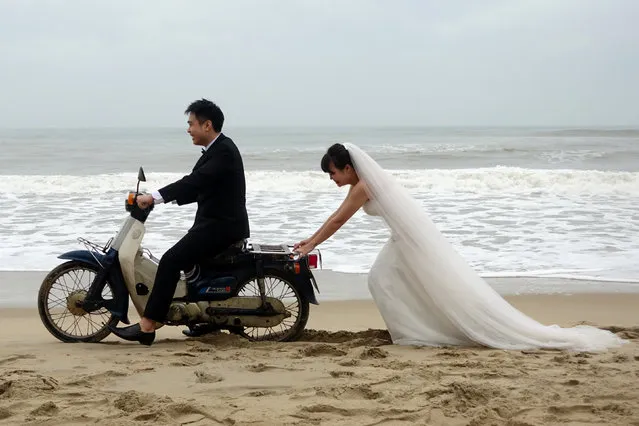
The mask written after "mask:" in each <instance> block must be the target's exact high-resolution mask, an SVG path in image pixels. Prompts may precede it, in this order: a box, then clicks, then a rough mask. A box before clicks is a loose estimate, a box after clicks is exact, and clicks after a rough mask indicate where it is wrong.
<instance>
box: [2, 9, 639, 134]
mask: <svg viewBox="0 0 639 426" xmlns="http://www.w3.org/2000/svg"><path fill="white" fill-rule="evenodd" d="M0 61H1V66H0V97H1V99H2V101H1V102H0V127H49V126H52V127H85V126H145V127H146V126H175V127H179V126H184V121H185V117H184V115H183V110H184V109H185V107H186V105H188V103H189V102H190V101H192V100H194V99H197V98H200V97H207V98H209V99H211V100H214V101H216V102H218V103H219V104H220V106H221V107H222V109H223V110H224V112H225V114H226V116H227V121H226V123H227V124H226V125H228V126H249V125H250V126H262V125H285V126H306V125H311V126H333V125H340V126H341V125H374V126H384V125H417V126H419V125H423V126H440V125H441V126H449V125H470V126H474V125H551V126H555V125H569V126H598V125H639V1H638V0H625V1H624V0H599V1H594V0H481V1H477V0H468V1H454V0H437V1H434V0H433V1H430V0H421V1H420V0H415V1H403V0H385V1H376V0H369V1H355V0H341V1H329V0H322V1H320V0H318V1H303V0H290V1H275V0H274V1H267V0H255V1H238V0H231V1H229V0H226V1H211V0H203V1H177V0H175V1H164V0H147V1H134V0H127V1H114V0H109V1H100V2H97V1H88V0H81V1H72V0H68V1H28V0H0Z"/></svg>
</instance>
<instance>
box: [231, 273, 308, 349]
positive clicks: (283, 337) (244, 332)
mask: <svg viewBox="0 0 639 426" xmlns="http://www.w3.org/2000/svg"><path fill="white" fill-rule="evenodd" d="M276 281H279V282H281V283H284V284H285V285H286V286H287V287H288V288H289V289H290V294H291V296H293V297H294V298H295V299H296V303H297V305H298V308H297V317H296V318H295V321H294V323H293V324H292V326H291V327H290V328H289V329H288V330H287V331H285V332H280V333H274V334H271V335H265V336H261V337H259V336H256V335H255V334H253V333H252V330H256V331H259V330H267V329H266V328H263V327H232V328H231V329H230V331H231V332H233V333H236V334H239V335H240V336H242V337H244V338H246V339H248V340H250V341H254V342H256V341H257V342H292V341H295V340H297V339H299V338H300V336H301V335H302V333H303V332H304V328H305V327H306V323H307V322H308V315H309V309H310V308H309V303H308V300H306V299H304V298H303V297H302V296H301V294H300V292H299V290H298V289H297V288H296V287H295V286H294V285H293V284H292V283H293V282H294V280H293V278H292V275H291V274H288V273H286V272H283V271H278V270H267V271H265V272H264V286H265V289H266V294H267V296H270V297H275V295H273V294H269V287H270V288H271V291H273V290H274V287H273V286H269V284H272V283H273V282H276ZM243 290H247V292H248V294H247V295H251V296H256V295H259V287H257V278H255V277H254V278H251V279H250V280H248V281H246V282H244V283H242V284H240V286H239V288H238V295H242V291H243ZM282 294H283V295H288V294H289V292H287V293H282ZM291 304H292V303H289V304H288V305H287V304H286V303H285V304H284V305H285V306H286V308H287V310H288V308H289V307H290V306H291ZM287 320H288V318H286V319H284V321H282V323H281V324H284V322H285V321H287ZM281 324H280V325H278V326H276V328H277V327H281Z"/></svg>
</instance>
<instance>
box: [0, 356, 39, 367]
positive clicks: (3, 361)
mask: <svg viewBox="0 0 639 426" xmlns="http://www.w3.org/2000/svg"><path fill="white" fill-rule="evenodd" d="M34 358H35V356H34V355H28V354H27V355H25V354H19V355H11V356H8V357H6V358H2V359H0V365H3V364H8V363H10V362H13V361H18V360H20V359H34Z"/></svg>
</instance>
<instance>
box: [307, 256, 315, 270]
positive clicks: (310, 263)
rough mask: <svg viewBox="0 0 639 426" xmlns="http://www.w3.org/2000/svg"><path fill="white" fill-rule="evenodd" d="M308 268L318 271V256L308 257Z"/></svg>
mask: <svg viewBox="0 0 639 426" xmlns="http://www.w3.org/2000/svg"><path fill="white" fill-rule="evenodd" d="M308 267H309V268H310V269H317V255H316V254H309V255H308Z"/></svg>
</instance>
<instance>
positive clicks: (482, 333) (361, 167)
mask: <svg viewBox="0 0 639 426" xmlns="http://www.w3.org/2000/svg"><path fill="white" fill-rule="evenodd" d="M345 146H346V148H347V149H348V151H349V154H350V156H351V160H352V161H353V165H354V167H355V171H356V172H357V174H358V176H359V178H360V179H362V180H363V181H364V182H365V183H366V186H367V188H368V193H369V194H368V195H369V198H370V199H369V201H367V202H366V204H365V205H364V211H365V212H366V213H367V214H369V215H374V216H381V217H382V218H383V219H384V221H385V222H386V224H387V226H388V227H389V228H390V231H391V237H390V239H389V240H388V242H386V244H385V245H384V247H383V248H382V250H381V252H380V253H379V254H378V256H377V259H376V260H375V262H374V264H373V265H372V267H371V270H370V272H369V276H368V286H369V290H370V292H371V295H372V296H373V299H374V300H375V303H376V304H377V306H378V308H379V311H380V313H381V315H382V317H383V319H384V322H385V323H386V326H387V327H388V331H389V332H390V335H391V338H392V340H393V343H395V344H399V345H421V346H444V345H477V344H479V345H484V346H488V347H492V348H501V349H531V348H557V349H566V350H574V351H600V350H605V349H607V348H611V347H616V346H620V345H621V344H623V343H626V341H625V340H623V339H621V338H619V337H618V336H617V335H615V334H613V333H611V332H609V331H606V330H602V329H599V328H596V327H591V326H586V325H579V326H576V327H571V328H562V327H559V326H556V325H551V326H546V325H543V324H541V323H539V322H537V321H535V320H533V319H532V318H530V317H528V316H526V315H525V314H523V313H522V312H520V311H519V310H517V309H515V308H514V307H513V306H512V305H510V304H509V303H508V302H507V301H506V300H505V299H503V298H502V297H501V296H500V295H499V294H498V293H497V292H496V291H495V290H493V288H492V287H490V285H489V284H488V283H486V281H484V279H482V278H481V277H480V276H479V275H478V274H477V273H476V271H474V270H473V269H472V268H471V267H470V265H469V264H468V263H467V262H466V261H465V260H464V259H463V258H462V257H461V256H460V255H459V254H458V253H457V251H456V250H455V249H454V247H453V246H452V245H451V244H450V243H449V242H448V241H447V240H446V238H445V237H444V236H443V234H442V233H441V232H439V230H438V229H437V227H436V226H435V224H434V223H433V222H432V221H431V220H430V218H429V217H428V215H427V214H426V213H425V212H424V210H423V209H422V207H421V206H420V205H419V204H418V203H417V202H416V201H415V200H414V199H413V198H412V197H411V195H410V194H409V193H408V191H407V190H406V189H405V188H404V187H402V186H401V185H400V184H399V183H398V182H397V181H396V180H395V179H394V178H393V177H392V176H391V175H390V174H389V173H387V172H386V171H385V170H383V169H382V168H381V167H380V166H379V164H377V162H375V160H373V159H372V158H371V157H370V156H368V155H367V154H366V153H365V152H364V151H362V150H361V149H360V148H358V147H357V146H355V145H353V144H345Z"/></svg>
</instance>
